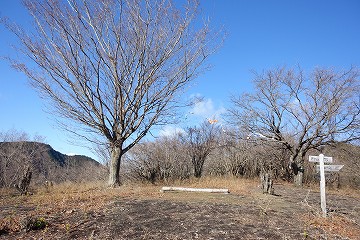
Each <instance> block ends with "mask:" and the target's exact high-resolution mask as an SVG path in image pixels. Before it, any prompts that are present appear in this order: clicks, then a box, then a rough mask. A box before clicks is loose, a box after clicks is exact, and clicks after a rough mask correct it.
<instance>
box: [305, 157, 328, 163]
mask: <svg viewBox="0 0 360 240" xmlns="http://www.w3.org/2000/svg"><path fill="white" fill-rule="evenodd" d="M309 162H320V158H319V156H309ZM332 162H333V159H332V157H325V156H324V163H332Z"/></svg>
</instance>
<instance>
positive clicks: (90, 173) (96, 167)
mask: <svg viewBox="0 0 360 240" xmlns="http://www.w3.org/2000/svg"><path fill="white" fill-rule="evenodd" d="M27 166H30V169H31V171H32V181H31V182H32V185H39V184H44V183H45V181H51V182H54V183H60V182H65V181H72V182H81V181H94V180H101V179H104V178H105V177H106V175H107V169H106V167H105V166H103V165H102V164H100V163H98V162H97V161H95V160H94V159H92V158H89V157H86V156H81V155H74V156H68V155H65V154H62V153H60V152H58V151H55V150H54V149H53V148H52V147H51V146H50V145H48V144H44V143H39V142H0V187H1V186H13V185H14V184H16V183H18V181H19V179H20V178H21V177H22V174H23V173H24V171H25V169H26V168H27Z"/></svg>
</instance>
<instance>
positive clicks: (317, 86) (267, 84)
mask: <svg viewBox="0 0 360 240" xmlns="http://www.w3.org/2000/svg"><path fill="white" fill-rule="evenodd" d="M254 85H255V89H254V92H252V93H245V94H243V95H241V96H237V97H236V96H235V97H233V98H232V102H233V104H234V107H233V108H232V109H231V110H230V114H231V116H232V119H233V120H234V122H236V123H237V124H238V125H239V126H241V127H242V129H244V131H245V132H247V133H248V134H249V135H248V136H250V138H251V137H253V138H256V139H257V140H260V141H263V142H264V143H266V142H272V143H274V142H277V143H280V144H281V145H282V146H283V147H284V148H285V149H287V150H289V151H290V152H291V157H290V166H291V168H292V170H293V172H294V175H295V176H294V182H295V184H297V185H301V184H302V179H303V169H304V166H303V164H304V160H305V155H306V153H307V152H308V151H309V150H310V149H320V148H321V147H322V146H324V145H329V144H332V143H335V142H349V141H352V140H357V139H359V137H360V134H359V133H360V132H359V129H360V125H359V117H360V105H359V101H360V98H359V90H360V89H359V72H358V71H357V69H355V68H351V69H349V70H347V71H334V70H332V69H323V68H317V69H315V70H314V71H313V72H312V73H311V74H309V75H306V74H304V72H303V71H302V70H301V69H286V68H278V69H274V70H269V71H265V72H263V73H260V74H255V78H254Z"/></svg>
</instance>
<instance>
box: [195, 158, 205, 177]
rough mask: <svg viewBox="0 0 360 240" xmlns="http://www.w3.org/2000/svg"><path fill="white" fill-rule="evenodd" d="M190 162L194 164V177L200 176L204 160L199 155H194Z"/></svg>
mask: <svg viewBox="0 0 360 240" xmlns="http://www.w3.org/2000/svg"><path fill="white" fill-rule="evenodd" d="M192 163H193V165H194V177H196V178H201V175H202V171H203V166H204V160H203V158H201V157H198V158H197V157H196V156H194V157H193V158H192Z"/></svg>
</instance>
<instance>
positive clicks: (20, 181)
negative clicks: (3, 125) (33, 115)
mask: <svg viewBox="0 0 360 240" xmlns="http://www.w3.org/2000/svg"><path fill="white" fill-rule="evenodd" d="M33 141H34V142H30V136H29V135H28V134H27V133H25V132H21V131H17V130H14V129H11V130H8V131H6V132H0V187H8V188H12V187H16V188H17V189H18V190H19V191H20V192H21V194H26V193H27V191H28V187H29V185H30V183H31V178H32V171H33V167H32V166H33V162H35V161H36V160H37V159H36V156H37V155H38V154H39V153H40V152H42V151H43V150H44V149H43V147H42V146H43V144H41V143H40V142H43V141H44V138H43V137H40V136H35V137H34V138H33Z"/></svg>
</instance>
